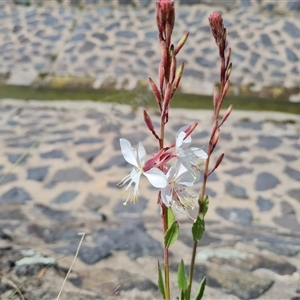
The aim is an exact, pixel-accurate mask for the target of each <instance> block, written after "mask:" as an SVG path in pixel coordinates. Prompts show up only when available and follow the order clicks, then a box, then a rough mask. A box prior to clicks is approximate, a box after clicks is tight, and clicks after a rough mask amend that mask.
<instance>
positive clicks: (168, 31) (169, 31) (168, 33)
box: [166, 23, 173, 47]
mask: <svg viewBox="0 0 300 300" xmlns="http://www.w3.org/2000/svg"><path fill="white" fill-rule="evenodd" d="M172 31H173V28H172V27H171V25H170V24H169V23H167V24H166V44H167V47H170V44H171V36H172Z"/></svg>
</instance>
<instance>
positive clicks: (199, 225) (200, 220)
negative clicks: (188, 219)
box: [192, 213, 205, 241]
mask: <svg viewBox="0 0 300 300" xmlns="http://www.w3.org/2000/svg"><path fill="white" fill-rule="evenodd" d="M204 231H205V223H204V216H203V213H201V214H199V215H198V217H197V219H196V221H195V222H194V224H193V227H192V234H193V239H194V241H200V240H201V238H202V235H203V233H204Z"/></svg>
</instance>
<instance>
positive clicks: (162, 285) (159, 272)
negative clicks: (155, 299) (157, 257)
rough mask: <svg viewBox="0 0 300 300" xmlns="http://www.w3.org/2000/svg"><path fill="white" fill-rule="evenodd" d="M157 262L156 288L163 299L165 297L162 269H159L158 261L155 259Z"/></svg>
mask: <svg viewBox="0 0 300 300" xmlns="http://www.w3.org/2000/svg"><path fill="white" fill-rule="evenodd" d="M157 264H158V288H159V291H160V293H161V295H162V297H163V299H166V293H165V286H164V280H163V276H162V271H161V267H160V264H159V261H157Z"/></svg>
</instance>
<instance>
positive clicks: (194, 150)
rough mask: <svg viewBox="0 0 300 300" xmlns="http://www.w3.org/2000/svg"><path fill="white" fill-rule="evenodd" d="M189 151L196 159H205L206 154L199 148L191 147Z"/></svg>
mask: <svg viewBox="0 0 300 300" xmlns="http://www.w3.org/2000/svg"><path fill="white" fill-rule="evenodd" d="M191 150H192V151H193V152H194V153H195V155H196V156H197V157H198V158H201V159H207V157H208V156H207V153H206V152H205V151H204V150H202V149H199V148H195V147H192V148H191Z"/></svg>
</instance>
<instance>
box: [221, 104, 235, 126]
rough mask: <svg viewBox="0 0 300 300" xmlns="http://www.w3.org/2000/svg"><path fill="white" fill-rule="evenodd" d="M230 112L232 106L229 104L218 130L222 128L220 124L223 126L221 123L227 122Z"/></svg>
mask: <svg viewBox="0 0 300 300" xmlns="http://www.w3.org/2000/svg"><path fill="white" fill-rule="evenodd" d="M232 110H233V105H232V104H231V105H230V106H229V107H228V108H227V110H226V113H225V115H224V116H223V118H222V121H221V123H220V125H219V128H220V127H221V126H222V124H223V123H224V122H225V121H226V120H227V118H228V117H229V116H230V114H231V112H232Z"/></svg>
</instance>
